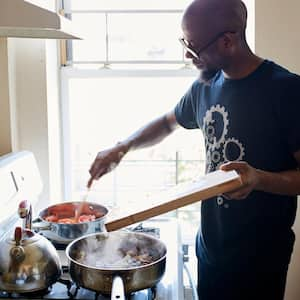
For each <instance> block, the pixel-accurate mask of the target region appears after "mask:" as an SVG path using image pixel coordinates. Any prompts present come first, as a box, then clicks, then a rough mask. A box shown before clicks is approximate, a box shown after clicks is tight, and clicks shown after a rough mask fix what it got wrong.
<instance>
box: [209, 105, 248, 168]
mask: <svg viewBox="0 0 300 300" xmlns="http://www.w3.org/2000/svg"><path fill="white" fill-rule="evenodd" d="M228 129H229V118H228V112H226V110H225V107H224V106H220V105H219V104H218V105H215V106H211V108H210V109H209V110H207V112H206V114H205V116H204V118H203V133H204V137H205V146H206V171H207V172H211V171H214V170H217V169H219V167H220V165H221V164H223V163H225V162H228V161H239V160H242V159H243V157H244V156H245V148H244V146H243V144H242V143H241V142H240V141H239V140H238V139H236V138H234V137H228Z"/></svg>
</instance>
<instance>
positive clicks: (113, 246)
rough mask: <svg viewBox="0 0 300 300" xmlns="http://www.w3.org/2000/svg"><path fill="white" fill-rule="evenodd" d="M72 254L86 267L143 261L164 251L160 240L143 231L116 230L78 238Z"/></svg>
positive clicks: (124, 264)
mask: <svg viewBox="0 0 300 300" xmlns="http://www.w3.org/2000/svg"><path fill="white" fill-rule="evenodd" d="M73 246H75V247H72V248H73V249H74V248H75V251H74V252H73V251H72V250H71V257H72V258H73V259H74V260H75V261H77V262H79V263H81V264H84V265H86V266H87V267H93V268H99V269H101V268H102V269H105V268H129V267H135V266H140V265H145V264H148V263H151V262H154V261H156V260H158V259H160V258H161V257H162V256H164V255H165V246H164V244H162V243H161V242H160V241H157V240H155V239H152V238H151V237H147V236H145V235H143V234H137V233H131V232H125V231H115V232H111V233H109V234H107V233H106V234H103V233H100V234H95V235H92V236H89V237H86V238H83V239H81V240H79V241H78V242H77V243H76V244H75V245H73Z"/></svg>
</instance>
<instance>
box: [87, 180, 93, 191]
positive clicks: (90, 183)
mask: <svg viewBox="0 0 300 300" xmlns="http://www.w3.org/2000/svg"><path fill="white" fill-rule="evenodd" d="M93 181H94V178H93V177H91V178H90V179H89V181H88V182H87V185H86V187H87V188H88V189H90V188H91V186H92V184H93Z"/></svg>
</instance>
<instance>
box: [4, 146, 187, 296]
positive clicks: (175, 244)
mask: <svg viewBox="0 0 300 300" xmlns="http://www.w3.org/2000/svg"><path fill="white" fill-rule="evenodd" d="M41 191H42V180H41V177H40V173H39V170H38V167H37V163H36V160H35V158H34V156H33V154H32V153H31V152H28V151H21V152H17V153H11V154H8V155H5V156H2V157H0V202H1V210H0V240H1V239H3V238H6V237H7V236H8V235H12V233H13V231H14V228H15V226H16V225H17V224H18V222H21V220H20V219H19V218H18V214H17V208H18V205H19V202H20V201H21V200H24V199H26V200H30V202H31V203H32V205H33V207H34V205H35V203H36V202H37V201H38V196H39V194H40V193H41ZM33 215H34V210H33ZM18 225H20V224H18ZM143 226H144V228H145V229H147V228H154V229H155V232H156V231H158V232H159V235H160V239H161V240H162V241H163V242H164V243H165V244H166V246H167V263H166V272H165V275H164V276H163V278H162V280H161V281H160V282H159V284H158V285H157V286H156V287H155V289H153V290H151V289H147V290H143V291H138V292H136V293H134V294H133V295H132V296H131V297H130V299H132V300H143V299H145V300H146V299H151V300H153V299H157V300H183V299H184V286H183V274H182V272H183V256H182V250H181V236H180V226H179V224H178V223H177V220H176V219H174V218H153V219H150V220H148V221H146V222H143ZM57 251H58V254H59V256H60V260H61V264H62V266H63V270H64V274H63V276H62V278H61V281H59V282H57V283H55V284H54V285H53V286H52V287H51V288H50V289H49V291H45V293H43V294H42V295H39V294H34V295H29V296H28V295H18V294H9V293H7V292H5V291H0V300H1V299H31V298H34V299H70V298H72V299H98V300H101V299H103V300H104V299H110V298H107V297H104V296H101V295H97V294H95V292H92V291H88V290H86V289H83V288H79V289H78V290H77V289H76V286H75V285H74V283H72V282H71V280H70V277H69V274H68V272H67V267H68V266H67V265H68V262H67V259H66V255H65V251H64V249H60V248H59V247H57ZM70 293H71V294H70Z"/></svg>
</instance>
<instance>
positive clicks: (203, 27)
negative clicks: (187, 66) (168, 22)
mask: <svg viewBox="0 0 300 300" xmlns="http://www.w3.org/2000/svg"><path fill="white" fill-rule="evenodd" d="M246 23H247V9H246V6H245V4H244V3H243V2H242V1H241V0H194V1H193V2H192V3H191V4H190V5H189V6H188V7H187V9H186V10H185V12H184V15H183V19H182V28H183V31H184V33H185V35H186V38H187V39H188V40H189V41H193V40H197V42H198V44H199V46H201V44H205V43H206V42H207V41H209V40H211V39H212V38H213V37H215V36H216V35H217V34H219V33H221V32H225V31H233V32H241V33H242V34H243V33H244V32H245V29H246Z"/></svg>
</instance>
